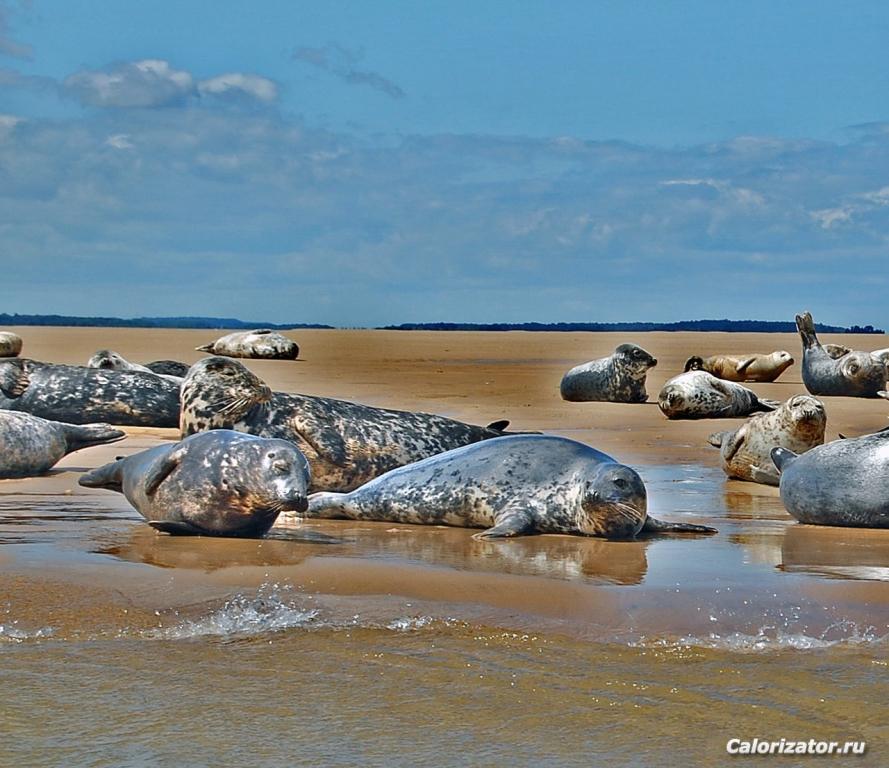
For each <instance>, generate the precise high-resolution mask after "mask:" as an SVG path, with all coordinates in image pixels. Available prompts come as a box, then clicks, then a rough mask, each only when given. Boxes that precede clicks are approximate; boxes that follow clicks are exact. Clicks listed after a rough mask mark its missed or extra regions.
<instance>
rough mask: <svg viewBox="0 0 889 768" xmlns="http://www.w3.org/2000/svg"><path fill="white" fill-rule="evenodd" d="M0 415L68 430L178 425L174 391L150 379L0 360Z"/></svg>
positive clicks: (133, 373) (170, 384) (175, 388)
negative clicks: (28, 417)
mask: <svg viewBox="0 0 889 768" xmlns="http://www.w3.org/2000/svg"><path fill="white" fill-rule="evenodd" d="M0 409H5V410H9V411H24V412H25V413H32V414H34V415H35V416H40V417H42V418H44V419H52V420H54V421H64V422H67V423H68V424H90V423H94V422H107V423H109V424H123V425H129V426H142V427H175V426H176V425H177V424H178V423H179V387H178V386H177V385H176V384H175V383H173V382H172V381H167V380H166V379H163V378H161V377H160V376H157V375H155V374H153V373H140V372H138V371H105V370H100V369H98V368H85V367H81V366H76V365H53V364H51V363H40V362H37V361H36V360H27V359H24V358H19V359H13V360H0Z"/></svg>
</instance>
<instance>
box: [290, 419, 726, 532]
mask: <svg viewBox="0 0 889 768" xmlns="http://www.w3.org/2000/svg"><path fill="white" fill-rule="evenodd" d="M646 504H647V501H646V492H645V485H644V484H643V482H642V478H640V477H639V475H638V474H637V473H636V472H635V471H634V470H633V469H631V468H630V467H627V466H625V465H623V464H620V463H618V462H617V461H615V460H614V459H613V458H611V457H610V456H608V455H606V454H604V453H602V452H600V451H597V450H595V449H594V448H591V447H590V446H588V445H585V444H584V443H579V442H577V441H576V440H569V439H568V438H564V437H557V436H555V435H510V436H507V437H500V438H495V439H493V440H486V441H484V442H482V443H476V444H474V445H468V446H464V447H462V448H456V449H454V450H451V451H447V452H445V453H441V454H439V455H437V456H431V457H429V458H427V459H424V460H423V461H418V462H416V463H414V464H408V465H407V466H405V467H399V468H398V469H393V470H392V471H390V472H387V473H386V474H384V475H381V476H380V477H378V478H376V479H375V480H371V481H370V482H369V483H367V484H366V485H363V486H361V487H360V488H358V489H356V490H354V491H352V492H351V493H316V494H312V495H311V496H310V497H309V509H308V511H307V512H306V516H307V517H323V518H348V519H352V520H380V521H386V522H398V523H414V524H420V525H452V526H458V527H462V528H485V529H486V530H484V531H482V532H480V533H477V534H475V536H476V538H485V539H488V538H500V537H508V536H521V535H523V534H530V533H566V534H574V535H580V536H601V537H604V538H608V539H631V538H633V537H634V536H636V535H637V534H638V533H640V532H646V533H648V532H651V533H659V532H689V533H713V532H714V530H713V529H712V528H707V527H705V526H701V525H691V524H687V523H667V522H662V521H660V520H655V519H654V518H651V517H649V516H648V515H647V511H646Z"/></svg>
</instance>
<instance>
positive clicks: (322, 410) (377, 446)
mask: <svg viewBox="0 0 889 768" xmlns="http://www.w3.org/2000/svg"><path fill="white" fill-rule="evenodd" d="M507 424H508V422H505V421H503V422H495V423H494V424H491V425H490V426H488V427H480V426H475V425H473V424H465V423H464V422H462V421H455V420H454V419H447V418H445V417H443V416H435V415H433V414H428V413H412V412H409V411H393V410H388V409H384V408H373V407H371V406H368V405H361V404H358V403H350V402H347V401H345V400H333V399H331V398H326V397H313V396H311V395H299V394H288V393H283V392H274V393H273V392H272V391H271V390H270V389H269V388H268V386H267V385H266V384H265V383H264V382H263V381H262V380H261V379H259V378H258V377H256V376H255V375H254V374H253V373H251V372H250V371H248V370H247V368H245V367H244V366H243V365H242V364H241V363H239V362H237V361H236V360H229V359H226V358H224V357H208V358H205V359H204V360H201V361H199V362H197V363H195V364H194V365H193V366H192V367H191V369H190V370H189V372H188V376H186V377H185V381H184V382H183V384H182V416H181V422H180V428H181V431H182V434H183V435H190V434H193V433H195V432H202V431H204V430H207V429H236V430H238V431H239V432H247V433H249V434H253V435H261V436H263V437H279V438H282V439H284V440H290V441H292V442H293V443H295V444H296V445H297V446H299V448H300V450H301V451H302V452H303V453H304V454H305V455H306V457H307V458H308V459H309V463H310V464H311V465H312V489H313V490H331V491H350V490H352V489H353V488H357V487H358V486H359V485H361V484H362V483H365V482H367V481H368V480H370V479H372V478H374V477H377V476H378V475H381V474H383V472H387V471H388V470H390V469H393V468H395V467H400V466H401V465H403V464H409V463H410V462H412V461H418V460H419V459H424V458H426V457H427V456H431V455H433V454H436V453H441V452H442V451H447V450H449V449H451V448H456V447H458V446H461V445H467V444H469V443H474V442H478V441H479V440H486V439H488V438H492V437H500V436H501V435H503V429H505V427H506V426H507Z"/></svg>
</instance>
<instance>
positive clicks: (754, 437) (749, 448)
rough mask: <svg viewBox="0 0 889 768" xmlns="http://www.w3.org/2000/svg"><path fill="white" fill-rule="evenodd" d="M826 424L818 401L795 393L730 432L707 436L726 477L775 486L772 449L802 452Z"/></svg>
mask: <svg viewBox="0 0 889 768" xmlns="http://www.w3.org/2000/svg"><path fill="white" fill-rule="evenodd" d="M826 426H827V415H826V414H825V411H824V405H823V404H822V402H821V401H820V400H816V399H815V398H814V397H811V396H810V395H796V396H795V397H791V398H790V399H789V400H788V401H787V402H786V403H784V404H783V405H782V406H781V407H780V408H778V409H777V410H774V411H772V412H771V413H758V414H756V415H754V416H751V417H750V418H749V419H748V420H747V421H745V422H744V423H743V424H742V425H741V426H740V427H738V429H736V430H734V431H729V432H717V433H715V434H713V435H710V438H709V442H710V445H712V446H714V447H716V448H719V449H720V455H721V457H722V469H723V471H724V472H725V473H726V474H727V475H728V476H729V477H734V478H738V479H739V480H752V481H753V482H755V483H764V484H766V485H778V470H777V469H776V468H775V465H774V463H773V462H772V448H776V447H781V448H787V449H789V450H791V451H794V452H795V453H805V452H806V451H808V450H810V449H812V448H814V447H815V446H816V445H821V444H822V443H823V442H824V430H825V428H826Z"/></svg>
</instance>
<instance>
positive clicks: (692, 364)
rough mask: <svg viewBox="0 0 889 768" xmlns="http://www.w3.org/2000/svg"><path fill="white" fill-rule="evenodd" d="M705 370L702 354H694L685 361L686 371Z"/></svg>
mask: <svg viewBox="0 0 889 768" xmlns="http://www.w3.org/2000/svg"><path fill="white" fill-rule="evenodd" d="M703 370H704V358H703V357H701V356H700V355H693V356H692V357H690V358H688V360H686V361H685V368H684V371H683V372H684V373H688V372H689V371H703Z"/></svg>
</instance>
